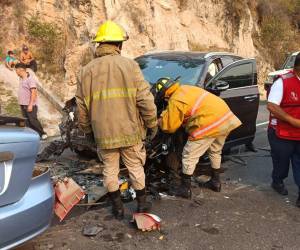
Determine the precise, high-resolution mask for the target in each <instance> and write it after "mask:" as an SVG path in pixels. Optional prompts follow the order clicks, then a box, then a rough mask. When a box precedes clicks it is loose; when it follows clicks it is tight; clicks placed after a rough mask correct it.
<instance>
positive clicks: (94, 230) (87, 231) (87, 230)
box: [82, 225, 104, 237]
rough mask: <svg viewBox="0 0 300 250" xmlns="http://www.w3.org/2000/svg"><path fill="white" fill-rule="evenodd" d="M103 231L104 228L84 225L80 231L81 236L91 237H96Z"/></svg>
mask: <svg viewBox="0 0 300 250" xmlns="http://www.w3.org/2000/svg"><path fill="white" fill-rule="evenodd" d="M103 229H104V228H103V227H100V226H94V225H86V226H85V227H84V228H83V230H82V234H83V235H84V236H88V237H93V236H96V235H97V234H98V233H100V232H101V231H103Z"/></svg>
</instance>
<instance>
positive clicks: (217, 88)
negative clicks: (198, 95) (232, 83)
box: [206, 80, 229, 95]
mask: <svg viewBox="0 0 300 250" xmlns="http://www.w3.org/2000/svg"><path fill="white" fill-rule="evenodd" d="M227 89H229V84H228V83H227V82H225V81H221V80H217V81H214V82H212V86H210V87H208V88H206V90H207V91H209V92H211V93H213V94H215V95H220V93H221V92H222V91H225V90H227Z"/></svg>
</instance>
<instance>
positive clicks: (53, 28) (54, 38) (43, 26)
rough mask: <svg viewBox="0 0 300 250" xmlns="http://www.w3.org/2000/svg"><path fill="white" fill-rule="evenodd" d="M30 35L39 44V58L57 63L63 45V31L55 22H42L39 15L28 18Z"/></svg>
mask: <svg viewBox="0 0 300 250" xmlns="http://www.w3.org/2000/svg"><path fill="white" fill-rule="evenodd" d="M27 30H28V33H29V35H30V37H31V38H32V39H33V40H34V41H35V42H36V43H37V44H38V46H39V51H38V52H39V53H38V54H39V57H40V58H39V59H41V60H42V61H43V62H46V63H53V64H55V63H57V61H58V60H59V58H60V57H61V55H60V49H61V47H62V46H61V45H62V40H63V39H62V32H61V30H60V28H59V27H58V26H57V25H56V24H55V23H49V22H42V21H41V20H40V19H39V17H38V16H33V17H31V18H30V19H28V20H27Z"/></svg>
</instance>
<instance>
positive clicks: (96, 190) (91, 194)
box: [86, 185, 108, 204]
mask: <svg viewBox="0 0 300 250" xmlns="http://www.w3.org/2000/svg"><path fill="white" fill-rule="evenodd" d="M86 193H87V198H88V203H89V204H91V203H95V202H97V201H98V200H100V199H101V198H102V197H103V196H104V195H106V194H107V193H108V190H107V188H106V187H103V186H96V185H93V186H91V187H89V188H88V189H87V190H86Z"/></svg>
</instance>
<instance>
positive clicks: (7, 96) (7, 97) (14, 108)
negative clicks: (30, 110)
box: [0, 82, 21, 116]
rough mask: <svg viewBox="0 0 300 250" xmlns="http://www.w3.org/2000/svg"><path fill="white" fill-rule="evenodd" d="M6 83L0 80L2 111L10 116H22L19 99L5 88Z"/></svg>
mask: <svg viewBox="0 0 300 250" xmlns="http://www.w3.org/2000/svg"><path fill="white" fill-rule="evenodd" d="M3 85H4V83H3V82H0V97H1V98H0V105H1V113H3V114H6V115H10V116H21V111H20V106H19V104H18V100H17V98H16V97H15V96H13V94H12V92H11V91H10V90H6V89H5V88H4V86H3Z"/></svg>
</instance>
